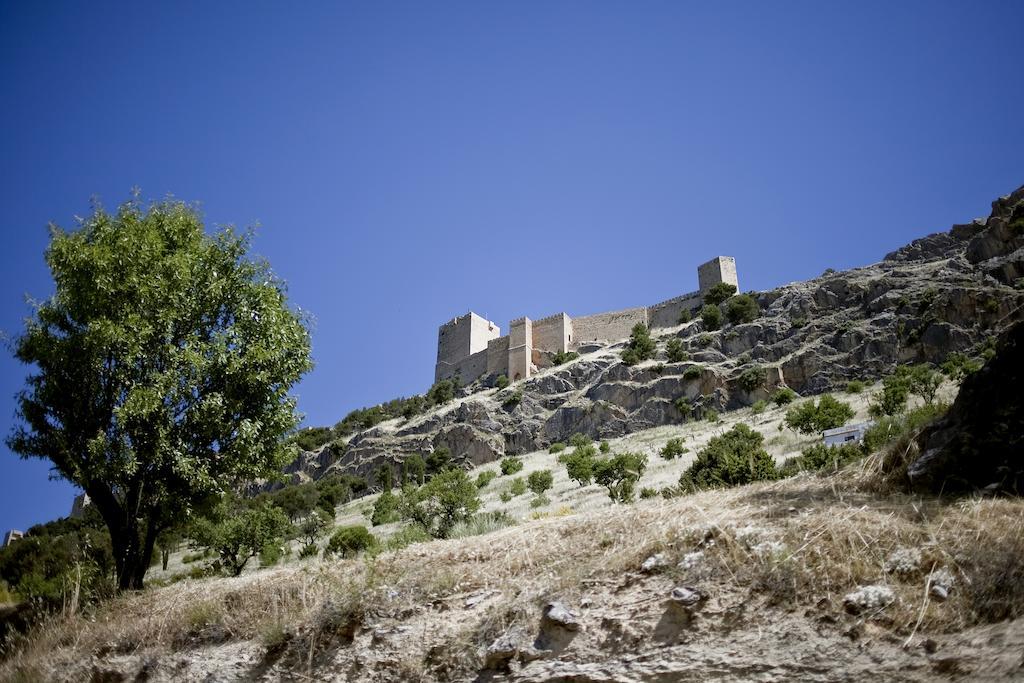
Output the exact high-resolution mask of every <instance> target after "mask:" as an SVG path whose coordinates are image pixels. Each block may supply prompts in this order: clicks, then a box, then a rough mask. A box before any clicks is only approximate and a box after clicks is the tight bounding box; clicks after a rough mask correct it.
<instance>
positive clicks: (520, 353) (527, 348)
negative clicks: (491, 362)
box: [508, 317, 533, 382]
mask: <svg viewBox="0 0 1024 683" xmlns="http://www.w3.org/2000/svg"><path fill="white" fill-rule="evenodd" d="M532 363H533V321H532V320H530V319H529V318H525V317H523V318H517V319H516V320H513V321H512V322H510V323H509V324H508V378H509V379H510V380H512V381H513V382H515V381H516V380H520V379H526V378H527V377H529V376H530V367H531V364H532Z"/></svg>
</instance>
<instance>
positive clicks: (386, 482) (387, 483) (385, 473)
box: [373, 465, 395, 491]
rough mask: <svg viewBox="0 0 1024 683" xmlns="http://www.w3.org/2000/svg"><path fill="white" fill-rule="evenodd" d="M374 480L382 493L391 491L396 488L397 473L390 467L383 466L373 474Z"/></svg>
mask: <svg viewBox="0 0 1024 683" xmlns="http://www.w3.org/2000/svg"><path fill="white" fill-rule="evenodd" d="M373 478H374V480H375V481H376V482H377V485H378V486H380V488H381V490H382V491H390V490H391V489H393V488H394V483H395V481H394V478H395V473H394V471H392V469H391V466H390V465H381V466H380V467H378V468H377V469H376V470H374V472H373Z"/></svg>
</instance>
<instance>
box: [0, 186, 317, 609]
mask: <svg viewBox="0 0 1024 683" xmlns="http://www.w3.org/2000/svg"><path fill="white" fill-rule="evenodd" d="M249 241H250V237H249V236H248V235H238V234H236V233H235V232H233V231H232V230H230V229H225V230H223V231H221V232H219V233H218V234H217V235H215V236H210V235H207V234H206V233H205V232H204V229H203V224H202V221H201V219H200V217H199V214H198V212H197V211H196V209H195V208H193V207H191V206H188V205H186V204H184V203H181V202H176V201H165V202H161V203H157V204H153V205H151V206H149V207H148V208H147V207H143V206H142V205H141V204H140V203H139V202H137V201H134V200H133V201H129V202H127V203H126V204H124V205H122V206H121V207H120V208H119V209H118V211H117V212H116V213H114V214H109V213H107V212H105V211H104V210H103V209H96V210H95V211H94V213H93V214H92V215H91V216H90V217H89V218H87V219H86V220H85V221H83V223H82V226H81V228H80V229H78V230H76V231H73V232H65V231H63V230H61V229H59V228H57V227H53V228H52V229H51V238H50V244H49V247H48V248H47V251H46V261H47V264H48V266H49V268H50V271H51V273H52V274H53V278H54V282H55V285H56V289H55V293H54V295H53V296H52V297H51V298H50V299H49V300H47V301H45V302H43V303H41V304H39V305H37V306H36V308H35V311H34V314H33V316H32V318H31V319H30V320H29V321H28V322H27V326H26V329H25V331H24V333H22V334H21V336H19V337H18V338H17V339H16V340H15V342H14V352H15V355H16V357H17V358H18V360H20V361H22V362H23V363H26V364H29V365H32V366H34V372H33V374H31V375H30V376H29V377H28V380H27V387H26V388H25V389H24V390H23V391H22V392H21V393H20V394H19V395H18V410H17V413H18V416H19V418H20V420H21V422H22V424H21V425H19V426H17V427H16V428H15V429H14V430H13V431H12V433H11V436H10V438H9V439H8V445H9V446H10V448H11V449H12V450H13V451H15V452H16V453H19V454H21V455H22V456H23V457H38V458H48V459H50V460H52V461H53V464H54V468H55V470H56V472H57V473H58V475H59V476H61V477H63V478H65V479H67V480H69V481H72V482H75V483H76V484H78V485H79V486H81V487H82V488H83V489H84V490H85V492H86V493H88V494H89V498H90V499H91V500H92V502H93V504H94V505H95V506H96V508H97V509H98V510H99V512H100V514H101V515H102V517H103V520H104V522H105V523H106V526H107V528H108V530H109V532H110V538H111V544H112V547H113V552H114V560H115V572H116V577H117V584H118V585H119V586H120V587H121V588H122V589H134V588H141V587H142V582H143V578H144V577H145V574H146V570H147V569H148V567H149V564H150V563H149V560H150V557H151V556H152V553H153V548H154V545H155V543H156V539H157V537H158V536H159V534H160V533H161V532H162V531H163V530H165V529H167V528H169V527H170V526H171V525H173V524H175V523H177V522H179V521H181V520H182V518H183V517H186V516H188V515H189V512H190V510H191V509H192V508H193V507H194V506H195V505H196V504H198V503H199V502H200V501H201V500H202V499H204V498H206V497H207V496H209V495H211V494H213V493H216V492H218V491H220V490H223V489H224V488H226V487H227V486H228V485H229V484H230V483H231V482H234V481H238V480H249V479H256V478H260V477H266V476H268V475H270V474H272V473H274V472H279V471H280V470H281V468H282V467H283V466H284V465H285V464H286V463H287V462H289V461H291V460H292V459H294V457H295V455H296V451H295V448H294V447H289V448H282V446H281V437H282V436H283V435H285V434H287V433H288V432H289V431H290V430H292V429H294V427H295V425H296V423H297V419H296V416H295V410H294V408H295V400H294V398H292V397H291V396H289V394H288V391H289V390H290V388H291V387H292V385H294V384H295V382H297V381H298V380H299V378H300V377H301V376H302V375H303V374H304V373H305V372H306V371H307V370H309V368H310V366H311V363H310V357H309V354H310V343H309V332H308V330H307V328H306V325H305V322H304V318H303V316H302V315H301V314H299V313H296V312H295V311H293V310H291V309H290V308H289V307H288V305H287V300H286V298H285V288H284V284H283V283H282V282H281V281H280V280H278V279H277V278H276V277H274V275H273V274H272V273H271V272H270V269H269V267H268V265H267V264H266V263H265V262H259V261H253V260H251V259H249V258H248V257H247V251H248V249H249Z"/></svg>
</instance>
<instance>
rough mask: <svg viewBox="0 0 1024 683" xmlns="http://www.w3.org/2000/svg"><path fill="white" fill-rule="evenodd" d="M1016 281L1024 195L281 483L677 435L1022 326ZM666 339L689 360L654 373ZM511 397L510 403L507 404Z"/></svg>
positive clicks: (375, 439) (367, 438)
mask: <svg viewBox="0 0 1024 683" xmlns="http://www.w3.org/2000/svg"><path fill="white" fill-rule="evenodd" d="M1022 276H1024V187H1022V188H1020V189H1018V190H1017V191H1015V192H1014V193H1012V194H1010V195H1008V196H1006V197H1003V198H1001V199H998V200H997V201H995V202H994V203H993V205H992V214H991V215H990V216H989V217H988V218H987V219H978V220H975V221H974V222H972V223H968V224H966V225H957V226H954V227H953V228H952V229H951V230H949V231H948V232H944V233H936V234H933V235H929V236H928V237H924V238H921V239H919V240H915V241H914V242H912V243H911V244H909V245H907V246H906V247H903V248H902V249H899V250H897V251H895V252H893V253H891V254H889V255H888V256H886V257H885V259H884V260H883V261H881V262H879V263H876V264H873V265H870V266H866V267H863V268H855V269H852V270H848V271H843V272H832V271H827V272H826V273H825V274H823V275H822V276H820V277H818V278H815V279H813V280H808V281H806V282H795V283H791V284H788V285H785V286H783V287H779V288H777V289H774V290H771V291H767V292H761V293H755V297H756V299H757V301H758V305H759V306H760V309H761V314H760V316H759V317H758V318H757V319H756V320H754V321H753V322H750V323H747V324H743V325H728V324H727V325H726V326H725V327H724V328H723V329H722V330H718V331H714V332H707V331H705V330H704V329H703V327H702V323H701V321H700V320H696V321H694V322H692V323H689V324H687V325H683V326H681V327H679V328H672V329H669V330H655V333H656V334H657V333H661V334H662V336H661V338H660V339H659V340H658V341H659V356H658V358H657V359H656V360H655V361H653V362H648V363H644V364H642V365H639V366H634V367H629V366H626V365H624V364H622V363H621V362H620V361H619V358H618V352H619V351H620V350H621V349H622V347H623V343H622V342H619V343H613V344H605V345H598V344H594V345H591V346H588V347H587V349H581V351H586V352H585V353H583V355H582V356H581V357H580V358H579V359H578V360H576V361H574V362H570V363H568V364H566V365H563V366H560V367H557V368H553V369H550V370H547V371H544V372H542V373H541V374H539V375H537V376H535V377H532V378H530V379H529V380H526V381H524V382H520V383H517V384H516V385H515V386H514V387H513V388H510V389H508V390H505V391H504V392H493V391H484V390H483V389H484V387H483V386H482V385H480V384H477V385H473V386H470V387H466V388H464V389H463V390H462V392H461V397H460V398H458V399H456V404H455V406H456V407H455V408H454V409H452V408H450V407H446V408H442V409H440V410H437V411H434V412H431V413H429V414H427V415H424V416H420V417H417V418H415V419H414V420H412V421H409V422H405V423H402V424H396V423H385V424H381V425H378V426H377V427H374V428H373V429H370V430H367V431H364V432H361V433H359V434H356V435H355V436H353V437H352V439H351V440H350V441H349V444H348V449H347V451H346V452H345V453H344V455H341V456H340V457H339V456H334V455H330V454H325V452H319V451H318V452H317V453H314V454H304V455H303V457H302V458H300V459H299V460H298V461H297V462H296V463H295V464H294V465H293V466H292V467H290V468H289V472H290V473H291V474H292V477H293V479H295V480H298V481H300V480H303V479H308V478H314V479H315V478H319V477H321V476H323V475H324V474H325V473H326V472H329V471H337V470H341V471H346V472H351V473H354V474H360V475H366V474H368V473H370V472H371V471H372V470H373V469H374V468H376V467H377V466H379V465H381V464H384V463H392V464H393V465H395V466H397V464H398V463H399V462H400V461H401V460H402V459H403V458H404V457H406V456H407V455H409V454H412V453H428V452H430V451H432V450H434V449H435V448H440V447H447V448H449V449H451V451H452V453H453V454H454V455H455V456H456V458H462V459H463V460H464V461H465V462H467V463H470V462H472V463H473V464H477V465H479V464H482V463H485V462H488V461H491V460H496V459H499V458H501V457H503V456H505V455H509V454H518V453H525V452H529V451H533V450H536V449H539V448H544V447H546V446H548V445H549V444H551V443H553V442H556V441H566V440H568V438H569V437H570V436H571V435H572V434H574V433H576V432H582V433H585V434H587V435H589V436H591V437H593V438H608V437H614V436H620V435H622V434H626V433H629V432H633V431H637V430H641V429H647V428H650V427H656V426H659V425H664V424H670V423H677V422H679V421H680V420H682V419H683V418H684V415H683V414H682V413H681V412H680V411H679V407H678V406H677V401H678V399H681V398H685V399H686V400H687V401H688V402H689V405H690V406H692V407H693V408H694V409H696V410H698V411H702V410H704V409H707V408H711V409H714V410H719V411H721V410H731V409H734V408H739V407H742V406H745V405H750V404H751V403H753V402H754V401H755V400H757V399H760V398H766V397H767V396H768V395H769V394H770V393H771V392H772V391H773V390H774V389H776V388H777V387H778V386H782V385H785V386H789V387H790V388H792V389H794V390H796V391H797V392H798V393H801V394H804V395H809V394H817V393H822V392H826V391H830V390H833V389H836V388H838V387H841V386H843V385H844V384H845V383H846V382H847V381H848V380H850V379H855V378H856V379H875V378H878V377H881V376H883V375H885V374H888V373H889V372H891V371H892V370H893V368H894V367H895V366H896V365H897V364H902V363H920V362H930V363H936V364H938V363H941V362H942V361H943V360H945V358H946V357H947V356H948V355H949V354H950V353H952V352H954V351H957V352H968V351H970V350H972V349H975V348H976V347H977V346H978V345H979V344H981V343H983V342H984V340H985V339H986V338H988V337H990V336H992V335H997V334H999V333H1001V332H1003V331H1004V330H1006V329H1007V328H1008V327H1009V326H1011V325H1012V324H1013V323H1014V322H1016V321H1018V320H1021V319H1024V313H1022V307H1024V290H1022V289H1021V288H1020V287H1019V285H1020V284H1021V281H1020V280H1019V278H1021V277H1022ZM1015 285H1016V286H1015ZM673 335H674V336H677V337H679V338H680V339H682V340H683V342H684V346H685V347H686V349H687V351H688V353H689V355H690V360H688V361H686V362H682V363H667V362H664V361H665V358H664V352H665V349H664V346H665V341H666V340H667V339H668V338H669V337H670V336H673ZM755 365H757V366H760V367H761V368H763V369H764V370H765V371H766V372H765V374H764V377H765V382H764V384H763V385H762V386H759V387H757V388H755V389H754V390H749V387H748V389H743V388H741V386H740V383H739V378H740V376H741V374H742V373H743V371H744V370H746V369H749V368H751V367H753V366H755ZM513 389H515V390H521V391H522V398H521V400H520V401H519V402H518V403H515V404H507V403H506V401H505V399H506V397H507V396H508V395H509V394H510V392H511V391H512V390H513ZM684 408H685V406H684Z"/></svg>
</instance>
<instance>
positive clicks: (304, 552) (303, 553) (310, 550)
mask: <svg viewBox="0 0 1024 683" xmlns="http://www.w3.org/2000/svg"><path fill="white" fill-rule="evenodd" d="M319 552H320V549H319V548H317V547H316V544H315V543H314V544H313V545H304V546H302V547H301V548H299V559H300V560H305V559H307V558H310V557H316V556H317V554H319Z"/></svg>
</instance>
